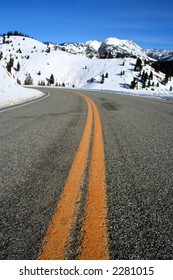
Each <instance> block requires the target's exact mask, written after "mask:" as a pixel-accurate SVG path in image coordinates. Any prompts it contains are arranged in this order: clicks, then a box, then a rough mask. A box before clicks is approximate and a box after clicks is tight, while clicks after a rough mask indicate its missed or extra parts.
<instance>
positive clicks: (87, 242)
mask: <svg viewBox="0 0 173 280" xmlns="http://www.w3.org/2000/svg"><path fill="white" fill-rule="evenodd" d="M90 102H91V104H92V108H93V112H94V136H93V147H92V155H91V162H90V173H89V182H88V194H87V202H86V209H85V219H84V222H83V226H82V231H81V232H82V243H81V246H80V248H79V253H80V255H79V259H81V260H82V259H83V260H106V259H109V253H108V244H107V228H106V215H107V213H106V194H105V166H104V147H103V139H102V128H101V121H100V117H99V113H98V110H97V107H96V105H95V103H94V102H93V101H92V100H91V99H90Z"/></svg>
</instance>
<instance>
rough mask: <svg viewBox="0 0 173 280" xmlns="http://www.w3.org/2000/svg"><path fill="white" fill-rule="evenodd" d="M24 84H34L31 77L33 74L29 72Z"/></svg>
mask: <svg viewBox="0 0 173 280" xmlns="http://www.w3.org/2000/svg"><path fill="white" fill-rule="evenodd" d="M24 85H33V79H32V78H31V75H30V74H28V75H27V77H26V79H25V81H24Z"/></svg>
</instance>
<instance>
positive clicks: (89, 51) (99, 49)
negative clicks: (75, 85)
mask: <svg viewBox="0 0 173 280" xmlns="http://www.w3.org/2000/svg"><path fill="white" fill-rule="evenodd" d="M57 47H58V48H59V49H61V50H63V51H66V52H68V53H71V54H78V55H81V56H86V57H88V58H94V57H95V58H119V57H141V58H142V59H148V56H147V54H146V53H145V52H144V51H143V50H142V48H140V47H139V46H138V45H137V44H135V43H134V42H132V41H128V40H120V39H117V38H108V39H106V40H103V41H87V42H86V43H69V44H68V43H66V44H61V45H57Z"/></svg>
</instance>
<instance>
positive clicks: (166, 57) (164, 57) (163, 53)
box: [145, 49, 173, 61]
mask: <svg viewBox="0 0 173 280" xmlns="http://www.w3.org/2000/svg"><path fill="white" fill-rule="evenodd" d="M145 53H146V54H147V55H148V56H149V57H152V58H154V59H156V60H161V61H171V60H173V50H157V49H147V50H145Z"/></svg>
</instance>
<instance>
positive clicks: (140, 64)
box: [134, 57, 142, 71]
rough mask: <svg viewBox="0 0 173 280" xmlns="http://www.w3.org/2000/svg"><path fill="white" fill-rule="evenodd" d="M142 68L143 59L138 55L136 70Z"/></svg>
mask: <svg viewBox="0 0 173 280" xmlns="http://www.w3.org/2000/svg"><path fill="white" fill-rule="evenodd" d="M141 70H142V60H141V59H140V58H139V57H138V58H137V60H136V64H135V68H134V71H141Z"/></svg>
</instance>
